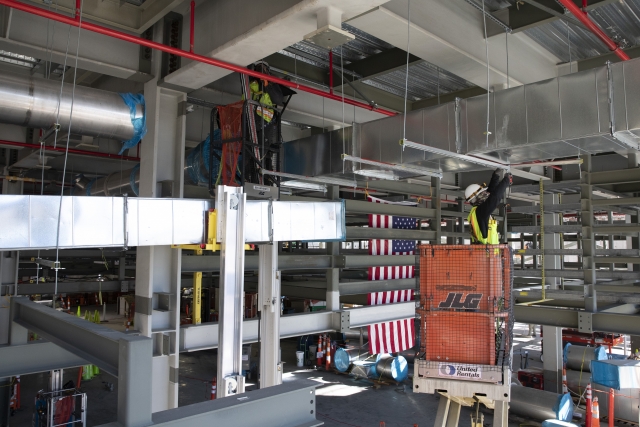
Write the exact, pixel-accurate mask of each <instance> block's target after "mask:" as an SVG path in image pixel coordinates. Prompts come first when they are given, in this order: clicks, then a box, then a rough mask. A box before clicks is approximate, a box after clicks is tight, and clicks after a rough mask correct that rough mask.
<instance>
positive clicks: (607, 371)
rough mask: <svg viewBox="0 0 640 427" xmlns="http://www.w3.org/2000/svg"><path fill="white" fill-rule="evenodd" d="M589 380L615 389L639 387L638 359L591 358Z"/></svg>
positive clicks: (639, 367)
mask: <svg viewBox="0 0 640 427" xmlns="http://www.w3.org/2000/svg"><path fill="white" fill-rule="evenodd" d="M591 380H592V381H593V382H595V383H598V384H602V385H603V386H605V387H607V388H613V389H615V390H622V389H627V388H638V387H640V361H638V360H593V361H592V362H591Z"/></svg>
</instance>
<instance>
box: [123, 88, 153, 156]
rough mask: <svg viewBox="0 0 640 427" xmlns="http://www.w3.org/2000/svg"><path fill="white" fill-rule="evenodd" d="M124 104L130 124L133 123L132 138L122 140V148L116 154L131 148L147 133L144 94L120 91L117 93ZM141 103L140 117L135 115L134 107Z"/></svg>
mask: <svg viewBox="0 0 640 427" xmlns="http://www.w3.org/2000/svg"><path fill="white" fill-rule="evenodd" d="M119 95H120V97H121V98H122V100H123V101H124V103H125V104H127V105H128V106H129V111H130V113H131V124H132V125H133V138H131V139H130V140H128V141H123V142H122V148H121V149H120V152H118V154H122V153H124V151H125V150H128V149H129V148H133V147H135V146H136V145H138V143H139V142H140V140H141V139H142V138H143V137H144V136H145V135H146V134H147V112H146V110H145V105H144V96H143V95H140V94H137V93H120V94H119ZM138 105H142V117H136V107H137V106H138Z"/></svg>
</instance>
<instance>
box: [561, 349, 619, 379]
mask: <svg viewBox="0 0 640 427" xmlns="http://www.w3.org/2000/svg"><path fill="white" fill-rule="evenodd" d="M607 359H608V356H607V351H606V350H605V349H604V347H587V346H582V345H572V344H571V343H567V345H566V346H565V347H564V363H565V364H566V365H567V369H573V370H575V371H583V372H591V361H592V360H607Z"/></svg>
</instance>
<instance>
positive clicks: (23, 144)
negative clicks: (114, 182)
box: [0, 140, 140, 162]
mask: <svg viewBox="0 0 640 427" xmlns="http://www.w3.org/2000/svg"><path fill="white" fill-rule="evenodd" d="M2 145H8V146H12V147H23V148H32V149H34V150H39V149H40V148H41V147H40V145H38V144H29V143H28V142H15V141H4V140H0V146H2ZM44 149H45V151H57V152H60V153H66V152H67V151H68V152H69V154H77V155H79V156H88V157H104V158H108V159H121V160H127V161H130V162H139V161H140V157H131V156H119V155H117V154H113V153H103V152H100V151H87V150H78V149H76V148H69V150H67V148H66V147H62V146H60V147H51V146H48V145H45V146H44Z"/></svg>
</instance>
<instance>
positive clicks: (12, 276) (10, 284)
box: [0, 168, 26, 427]
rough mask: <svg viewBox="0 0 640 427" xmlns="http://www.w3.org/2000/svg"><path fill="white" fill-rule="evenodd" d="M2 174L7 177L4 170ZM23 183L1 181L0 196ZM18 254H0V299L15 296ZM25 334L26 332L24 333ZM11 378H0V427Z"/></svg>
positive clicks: (6, 319)
mask: <svg viewBox="0 0 640 427" xmlns="http://www.w3.org/2000/svg"><path fill="white" fill-rule="evenodd" d="M4 174H5V175H9V173H8V170H7V169H6V168H5V169H4ZM23 185H24V181H17V182H9V181H8V180H6V179H4V180H2V194H22V189H23ZM19 255H20V252H18V251H11V252H0V298H2V299H4V298H8V296H9V295H15V293H16V289H15V286H17V274H18V270H17V268H18V257H19ZM10 319H11V317H10V310H9V304H0V345H4V344H8V343H9V335H10V333H9V331H10V325H11V320H10ZM25 332H26V331H25ZM10 384H11V378H0V427H5V426H8V425H9V417H10V415H11V411H10V409H9V401H10V400H11V387H10Z"/></svg>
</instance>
